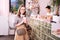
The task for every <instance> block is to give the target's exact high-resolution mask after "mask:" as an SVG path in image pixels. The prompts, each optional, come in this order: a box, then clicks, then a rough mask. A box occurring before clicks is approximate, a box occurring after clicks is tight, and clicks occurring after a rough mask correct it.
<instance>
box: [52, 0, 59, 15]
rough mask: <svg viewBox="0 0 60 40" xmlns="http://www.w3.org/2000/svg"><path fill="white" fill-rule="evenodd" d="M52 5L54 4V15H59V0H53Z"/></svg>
mask: <svg viewBox="0 0 60 40" xmlns="http://www.w3.org/2000/svg"><path fill="white" fill-rule="evenodd" d="M53 5H54V6H56V15H59V5H60V0H53Z"/></svg>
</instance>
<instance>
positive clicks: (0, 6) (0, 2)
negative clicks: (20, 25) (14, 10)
mask: <svg viewBox="0 0 60 40" xmlns="http://www.w3.org/2000/svg"><path fill="white" fill-rule="evenodd" d="M8 14H9V0H0V35H8Z"/></svg>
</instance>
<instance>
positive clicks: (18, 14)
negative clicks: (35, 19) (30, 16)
mask: <svg viewBox="0 0 60 40" xmlns="http://www.w3.org/2000/svg"><path fill="white" fill-rule="evenodd" d="M22 7H25V6H24V4H22V5H20V7H19V9H18V12H17V16H18V17H21V16H20V14H21V12H20V10H21V8H22ZM23 15H25V16H26V11H25V12H24V13H23Z"/></svg>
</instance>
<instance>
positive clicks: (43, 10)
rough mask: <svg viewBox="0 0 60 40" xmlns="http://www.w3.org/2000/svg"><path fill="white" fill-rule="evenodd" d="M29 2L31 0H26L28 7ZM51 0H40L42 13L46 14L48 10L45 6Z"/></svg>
mask: <svg viewBox="0 0 60 40" xmlns="http://www.w3.org/2000/svg"><path fill="white" fill-rule="evenodd" d="M28 2H30V0H26V7H27V8H28V6H29V4H28ZM49 2H50V0H39V5H40V14H41V15H43V14H44V15H45V14H46V10H45V7H46V6H47V5H48V4H49Z"/></svg>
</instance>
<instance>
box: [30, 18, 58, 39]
mask: <svg viewBox="0 0 60 40" xmlns="http://www.w3.org/2000/svg"><path fill="white" fill-rule="evenodd" d="M29 25H30V26H31V28H32V34H31V38H33V40H57V37H55V36H54V37H53V36H52V34H51V24H50V23H47V22H43V21H40V20H34V19H30V21H29ZM58 40H59V39H58Z"/></svg>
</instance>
